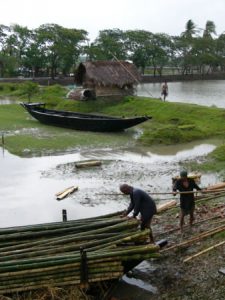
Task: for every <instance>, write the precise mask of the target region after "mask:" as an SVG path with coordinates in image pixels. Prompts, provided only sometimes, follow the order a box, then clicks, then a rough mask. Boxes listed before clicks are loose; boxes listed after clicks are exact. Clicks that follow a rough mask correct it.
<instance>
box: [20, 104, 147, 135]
mask: <svg viewBox="0 0 225 300" xmlns="http://www.w3.org/2000/svg"><path fill="white" fill-rule="evenodd" d="M21 105H22V106H23V107H24V108H25V109H26V110H27V111H28V112H29V113H30V114H31V115H32V117H34V118H35V119H37V120H38V121H39V122H41V123H43V124H46V125H53V126H58V127H65V128H70V129H75V130H82V131H97V132H116V131H123V130H125V129H127V128H130V127H133V126H135V125H138V124H140V123H143V122H145V121H147V120H149V119H150V118H151V117H147V116H143V117H135V118H114V117H108V116H98V115H91V114H80V113H74V112H67V111H57V110H48V109H45V108H44V105H43V104H41V103H37V104H29V103H28V104H27V103H21Z"/></svg>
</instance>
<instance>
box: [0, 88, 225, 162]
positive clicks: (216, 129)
mask: <svg viewBox="0 0 225 300" xmlns="http://www.w3.org/2000/svg"><path fill="white" fill-rule="evenodd" d="M25 87H26V85H25V86H24V85H19V84H17V85H16V84H15V85H14V88H12V85H11V84H2V85H0V96H1V97H5V98H11V99H14V100H15V101H17V103H15V104H7V105H1V110H0V131H1V132H2V134H4V143H5V147H6V148H7V149H8V150H9V151H10V152H12V153H16V154H18V155H24V153H26V152H27V153H30V154H31V155H34V154H37V153H38V155H39V154H40V153H45V152H46V153H51V152H57V151H60V152H61V151H68V150H69V151H71V150H72V149H74V148H76V147H81V146H88V147H90V141H92V142H91V144H93V145H94V146H97V145H98V146H99V147H100V146H106V145H109V146H112V145H115V144H116V143H119V144H120V145H126V144H127V145H130V144H131V143H133V144H135V143H136V144H139V145H142V146H147V147H150V146H151V145H153V144H164V145H171V144H176V143H187V142H191V141H194V140H201V139H206V138H211V137H218V138H220V139H221V140H222V141H224V138H225V135H224V132H225V122H224V120H225V110H224V109H220V108H216V107H205V106H199V105H195V104H184V103H173V102H163V101H161V100H159V99H152V98H146V97H135V96H133V97H125V98H120V99H112V100H109V99H99V100H93V101H74V100H68V99H66V94H67V92H68V89H66V88H65V87H62V86H59V85H55V86H48V87H40V88H39V91H38V93H37V89H36V87H34V91H35V93H33V94H32V93H31V94H29V95H28V94H27V90H29V89H27V88H25ZM3 95H4V96H3ZM28 99H30V100H31V101H32V102H37V101H39V102H40V101H41V102H45V103H46V105H47V107H50V108H55V109H60V110H70V111H79V112H87V113H100V114H108V115H113V116H124V117H131V116H135V115H149V116H152V119H151V120H149V121H147V122H145V123H143V124H142V125H139V126H137V127H134V128H132V129H129V130H127V131H126V132H123V133H119V134H105V133H91V132H78V131H76V132H75V131H74V130H68V129H63V128H57V127H52V126H45V125H43V124H40V123H39V122H38V121H36V120H34V119H33V118H32V117H31V116H30V115H29V114H28V113H27V112H26V111H25V110H24V109H23V108H22V107H21V106H20V105H19V104H18V102H19V101H25V102H27V101H28ZM138 129H139V130H141V132H142V134H139V135H138V138H135V139H134V138H132V136H133V135H135V133H137V130H138ZM59 141H60V142H59ZM25 149H26V151H25ZM217 151H218V152H217V154H216V155H215V157H213V159H216V160H221V157H223V151H219V150H217ZM222 159H224V158H222Z"/></svg>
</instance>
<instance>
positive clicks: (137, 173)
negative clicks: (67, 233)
mask: <svg viewBox="0 0 225 300" xmlns="http://www.w3.org/2000/svg"><path fill="white" fill-rule="evenodd" d="M216 144H217V141H206V142H205V143H201V144H198V143H191V144H188V145H183V146H177V147H176V146H171V147H168V146H167V147H160V148H157V147H152V148H140V149H137V148H132V149H126V148H125V149H121V148H120V149H99V150H91V151H81V152H74V153H71V154H66V155H58V156H45V157H34V158H20V157H17V156H14V155H12V154H10V153H9V152H7V151H6V150H4V151H3V149H1V152H0V169H1V172H0V191H1V192H0V210H1V212H2V215H1V218H0V227H8V226H17V225H26V224H36V223H43V222H53V221H60V220H61V219H62V209H66V210H67V214H68V219H78V218H84V217H91V216H96V215H101V214H105V213H110V212H115V211H118V210H122V209H125V208H126V206H127V204H128V199H127V197H125V196H122V195H120V194H119V195H118V192H119V191H118V187H119V184H121V183H123V182H127V183H129V184H132V185H135V186H139V187H141V188H143V189H145V190H147V191H149V192H150V193H158V192H168V191H171V178H172V176H174V175H177V174H178V172H179V170H180V162H181V161H185V160H188V159H193V158H194V159H196V160H198V159H200V157H201V156H202V155H204V154H207V153H209V152H211V151H212V150H213V149H214V148H215V145H216ZM89 159H98V160H101V161H102V165H101V166H100V167H93V168H87V169H77V168H76V167H75V163H76V162H78V161H83V160H89ZM217 181H218V178H217V177H216V175H215V174H203V175H202V182H201V184H202V185H203V186H206V185H208V184H209V183H211V184H213V183H215V182H217ZM72 185H76V186H78V191H77V192H75V193H74V194H72V195H70V196H69V197H68V198H66V199H64V200H62V201H57V200H56V196H55V194H56V193H57V192H59V191H61V190H64V189H65V188H67V187H70V186H72ZM154 197H155V198H156V200H157V199H158V200H160V201H164V200H167V199H165V196H161V195H155V196H154ZM162 197H163V198H162ZM169 197H170V196H169ZM168 200H169V198H168Z"/></svg>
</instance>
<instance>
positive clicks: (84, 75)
mask: <svg viewBox="0 0 225 300" xmlns="http://www.w3.org/2000/svg"><path fill="white" fill-rule="evenodd" d="M140 81H141V76H140V74H139V72H138V70H137V68H136V67H135V66H134V65H133V64H132V63H129V62H127V61H87V62H82V63H80V65H79V66H78V68H77V71H76V73H75V83H76V84H77V85H78V86H82V88H83V95H84V94H85V92H86V95H88V96H96V97H100V96H125V95H133V94H134V91H135V87H136V85H137V84H138V83H139V82H140ZM80 91H81V90H80ZM79 93H80V92H79ZM71 96H73V92H71V93H70V96H69V98H75V97H76V96H77V95H76V90H74V96H73V97H71Z"/></svg>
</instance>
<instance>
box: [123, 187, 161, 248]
mask: <svg viewBox="0 0 225 300" xmlns="http://www.w3.org/2000/svg"><path fill="white" fill-rule="evenodd" d="M120 191H121V192H122V193H123V194H125V195H130V204H129V206H128V208H127V210H126V211H125V216H127V215H128V214H129V213H130V212H131V211H133V218H136V217H137V215H138V214H139V213H140V214H141V230H144V229H146V228H149V229H150V234H149V238H150V243H154V238H153V234H152V230H151V221H152V217H153V215H154V214H156V213H157V210H156V204H155V202H154V200H153V199H152V198H151V197H150V196H149V195H148V194H147V193H146V192H145V191H143V190H141V189H138V188H134V187H132V186H130V185H128V184H121V185H120Z"/></svg>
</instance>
